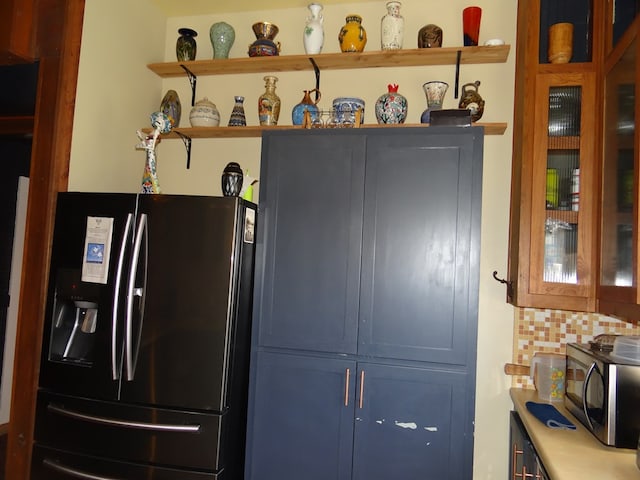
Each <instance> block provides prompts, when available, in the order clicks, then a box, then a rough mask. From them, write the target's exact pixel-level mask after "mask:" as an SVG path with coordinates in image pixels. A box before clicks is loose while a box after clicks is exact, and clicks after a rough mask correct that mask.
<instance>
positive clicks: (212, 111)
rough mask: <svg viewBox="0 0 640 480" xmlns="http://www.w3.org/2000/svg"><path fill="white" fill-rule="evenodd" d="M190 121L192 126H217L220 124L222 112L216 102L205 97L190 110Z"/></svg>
mask: <svg viewBox="0 0 640 480" xmlns="http://www.w3.org/2000/svg"><path fill="white" fill-rule="evenodd" d="M189 123H190V124H191V126H192V127H217V126H218V125H220V112H218V108H217V107H216V105H215V104H214V103H212V102H210V101H209V99H208V98H207V97H204V98H203V99H202V100H199V101H197V102H196V103H195V105H194V106H193V108H192V109H191V112H189Z"/></svg>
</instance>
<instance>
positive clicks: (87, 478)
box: [42, 458, 118, 480]
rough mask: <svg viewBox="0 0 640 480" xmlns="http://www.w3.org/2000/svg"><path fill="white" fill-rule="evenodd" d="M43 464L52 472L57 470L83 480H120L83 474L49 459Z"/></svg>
mask: <svg viewBox="0 0 640 480" xmlns="http://www.w3.org/2000/svg"><path fill="white" fill-rule="evenodd" d="M42 464H43V465H44V466H45V467H47V468H49V469H51V470H55V471H56V472H60V473H64V474H66V475H69V476H71V477H73V478H81V479H83V480H118V479H117V478H115V477H105V476H103V475H95V474H93V473H88V472H83V471H82V470H77V469H75V468H72V467H68V466H66V465H63V464H61V463H58V462H56V461H54V460H51V459H49V458H45V459H44V460H43V461H42Z"/></svg>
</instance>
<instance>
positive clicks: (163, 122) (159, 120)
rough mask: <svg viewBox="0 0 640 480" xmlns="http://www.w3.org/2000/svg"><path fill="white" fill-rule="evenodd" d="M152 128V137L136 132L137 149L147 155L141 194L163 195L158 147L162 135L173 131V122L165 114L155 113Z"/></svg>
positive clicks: (152, 116)
mask: <svg viewBox="0 0 640 480" xmlns="http://www.w3.org/2000/svg"><path fill="white" fill-rule="evenodd" d="M151 126H152V127H153V133H152V134H151V135H146V134H145V133H143V132H142V131H140V130H138V131H137V132H136V133H137V135H138V139H139V140H140V143H138V144H137V145H136V148H137V149H139V150H144V151H145V152H146V153H147V159H146V162H145V164H144V174H143V175H142V188H141V190H140V193H161V192H160V182H159V181H158V172H157V168H156V167H157V162H156V146H157V145H158V143H160V134H162V133H169V132H170V131H171V121H170V119H169V117H168V116H167V115H166V114H165V113H163V112H154V113H152V114H151Z"/></svg>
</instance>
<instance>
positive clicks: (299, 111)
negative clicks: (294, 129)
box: [291, 88, 321, 125]
mask: <svg viewBox="0 0 640 480" xmlns="http://www.w3.org/2000/svg"><path fill="white" fill-rule="evenodd" d="M314 92H315V94H316V100H315V102H314V101H313V100H311V94H312V93H314ZM320 97H321V95H320V91H319V90H318V89H316V88H314V89H313V90H304V96H303V97H302V100H301V101H300V103H298V104H297V105H296V106H295V107H293V110H291V123H293V124H294V125H302V124H303V123H304V112H309V115H310V119H309V120H311V123H312V124H314V123H317V122H318V117H319V116H320V110H319V109H318V102H319V101H320Z"/></svg>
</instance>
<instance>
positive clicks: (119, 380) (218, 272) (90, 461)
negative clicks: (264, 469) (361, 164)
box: [31, 193, 256, 480]
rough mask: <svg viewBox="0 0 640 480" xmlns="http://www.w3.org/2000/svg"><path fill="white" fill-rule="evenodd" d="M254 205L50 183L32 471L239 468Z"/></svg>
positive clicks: (52, 478)
mask: <svg viewBox="0 0 640 480" xmlns="http://www.w3.org/2000/svg"><path fill="white" fill-rule="evenodd" d="M255 221H256V206H255V205H254V204H252V203H249V202H245V201H244V200H242V199H239V198H236V197H199V196H174V195H136V194H106V193H104V194H103V193H96V194H94V193H61V194H59V196H58V202H57V209H56V223H55V231H54V238H53V244H52V252H51V266H50V271H49V289H48V298H47V307H46V318H45V325H44V334H43V343H42V360H41V366H40V377H39V386H38V400H37V409H36V426H35V434H34V439H35V443H34V448H33V455H32V468H31V472H32V474H31V478H32V479H33V480H45V479H46V480H62V479H64V480H67V479H92V480H129V479H131V480H133V479H135V480H196V479H198V480H200V479H224V480H241V479H242V478H243V465H244V446H245V435H246V434H245V431H246V428H245V427H246V409H247V389H248V372H249V348H250V347H249V344H250V328H251V299H252V294H251V290H252V287H253V263H254V233H255Z"/></svg>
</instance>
